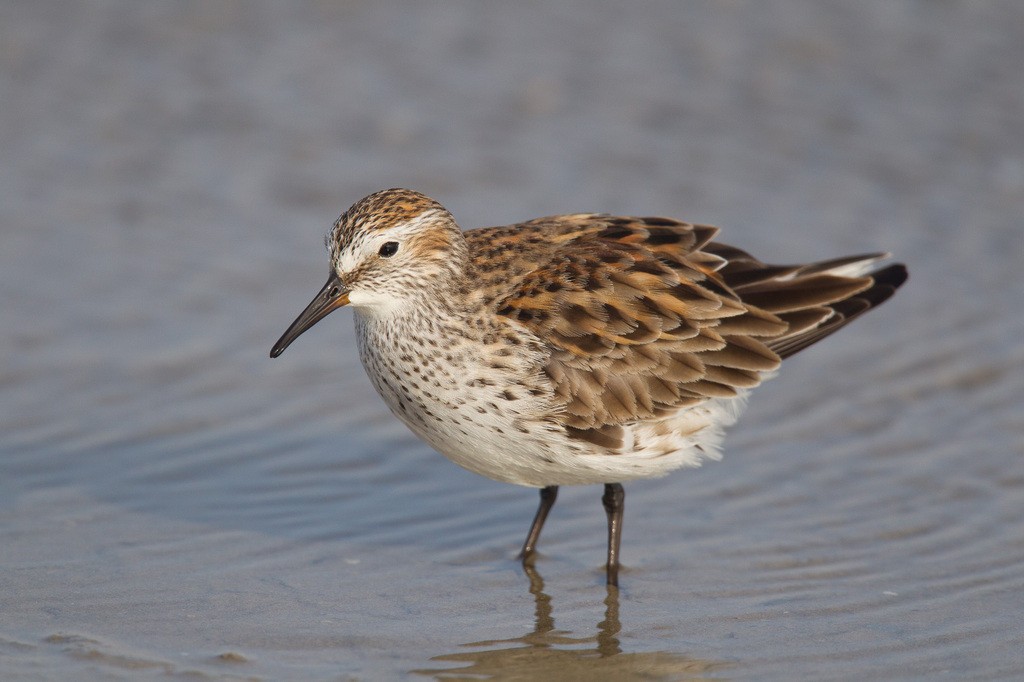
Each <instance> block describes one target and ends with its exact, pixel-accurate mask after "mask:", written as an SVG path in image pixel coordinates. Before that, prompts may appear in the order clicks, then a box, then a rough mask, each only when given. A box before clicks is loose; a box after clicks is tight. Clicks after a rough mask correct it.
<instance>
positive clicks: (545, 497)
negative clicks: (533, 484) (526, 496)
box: [519, 485, 558, 566]
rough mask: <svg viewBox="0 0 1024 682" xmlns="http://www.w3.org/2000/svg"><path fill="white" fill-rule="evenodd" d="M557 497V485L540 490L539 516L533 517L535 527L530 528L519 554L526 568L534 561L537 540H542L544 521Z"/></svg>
mask: <svg viewBox="0 0 1024 682" xmlns="http://www.w3.org/2000/svg"><path fill="white" fill-rule="evenodd" d="M557 497H558V486H557V485H549V486H548V487H547V488H541V489H540V506H539V507H537V515H536V516H534V517H533V525H532V526H530V532H529V533H528V534H527V536H526V542H524V543H523V551H521V552H520V553H519V558H520V559H521V560H522V562H523V565H524V566H525V565H526V564H527V563H528V562H530V561H531V560H532V559H533V554H534V552H535V551H536V549H537V540H538V539H540V529H541V528H543V527H544V521H545V519H547V518H548V512H549V511H551V508H552V507H554V506H555V499H556V498H557Z"/></svg>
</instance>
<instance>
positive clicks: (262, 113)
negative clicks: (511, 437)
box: [0, 0, 1024, 680]
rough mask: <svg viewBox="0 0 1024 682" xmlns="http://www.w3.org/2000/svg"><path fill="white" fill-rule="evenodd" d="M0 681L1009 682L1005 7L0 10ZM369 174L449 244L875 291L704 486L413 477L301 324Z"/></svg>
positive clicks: (336, 324) (1017, 496) (803, 365)
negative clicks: (731, 265) (621, 249)
mask: <svg viewBox="0 0 1024 682" xmlns="http://www.w3.org/2000/svg"><path fill="white" fill-rule="evenodd" d="M0 46H2V47H0V101H2V102H3V115H2V117H0V148H2V149H3V159H4V161H3V163H2V164H0V234H2V248H0V287H2V293H3V306H2V307H0V348H2V354H3V355H2V357H3V363H2V365H0V404H2V410H0V677H2V678H3V679H18V680H21V679H25V680H67V679H76V680H88V679H149V678H168V677H170V678H172V679H173V678H179V677H180V678H188V679H225V680H231V679H268V680H269V679H324V680H328V679H332V680H333V679H387V678H395V677H401V676H410V677H426V678H429V677H431V676H436V677H445V676H449V677H458V676H459V675H471V676H474V677H475V678H482V679H490V678H500V679H517V678H520V679H545V678H550V679H609V680H611V679H615V680H620V679H666V680H679V679H749V680H753V679H757V680H761V679H787V680H789V679H816V680H822V679H934V678H936V677H937V676H939V675H945V677H946V678H950V679H964V678H970V679H1011V678H1019V677H1022V676H1024V657H1022V655H1021V651H1022V650H1024V626H1022V625H1021V623H1022V617H1021V616H1022V614H1024V529H1022V525H1021V524H1022V519H1024V458H1022V455H1024V417H1022V415H1024V375H1022V371H1024V369H1022V367H1024V343H1022V340H1021V339H1022V335H1024V324H1022V323H1021V319H1022V317H1021V316H1020V315H1019V309H1020V306H1021V300H1022V296H1024V275H1022V272H1021V271H1022V269H1024V128H1022V127H1021V125H1020V122H1021V121H1022V120H1024V72H1022V71H1021V69H1020V64H1021V63H1024V10H1022V5H1020V4H1019V3H1015V2H1010V1H1006V2H990V3H923V2H910V1H909V0H908V1H906V2H889V1H884V2H883V1H878V2H861V3H855V4H854V3H842V2H790V1H783V2H768V3H726V2H722V3H686V4H685V6H684V5H682V4H680V3H675V2H667V1H666V2H653V3H644V4H642V5H637V4H636V3H619V4H615V3H602V4H591V3H561V4H559V3H555V4H550V5H549V4H547V3H529V4H521V3H501V4H499V3H475V2H466V3H440V2H438V3H433V2H425V3H407V4H404V5H400V4H386V3H370V2H347V3H304V4H297V3H296V4H288V5H284V4H274V3H260V2H251V3H250V2H247V3H220V2H181V3H159V4H151V3H135V2H128V1H122V2H117V1H110V2H100V1H90V2H81V3H72V4H68V3H56V2H45V1H44V2H6V3H3V5H2V7H0ZM390 186H408V187H413V188H416V189H419V190H421V191H424V192H426V193H428V194H430V195H432V196H434V197H436V198H437V199H439V200H441V201H442V202H443V203H445V204H446V205H447V206H448V207H449V208H450V209H451V210H452V211H453V213H454V214H455V216H456V217H457V218H458V219H459V220H460V222H461V223H462V224H463V225H464V226H467V227H469V226H477V225H483V224H499V223H505V222H512V221H515V220H520V219H525V218H530V217H534V216H537V215H545V214H550V213H557V212H570V211H610V212H616V213H624V214H645V215H651V214H655V215H657V214H662V215H673V216H678V217H681V218H684V219H689V220H695V221H702V222H710V223H714V224H718V225H722V226H723V227H724V228H725V232H724V235H723V237H724V240H725V241H728V242H731V243H735V244H737V245H739V246H741V247H743V248H747V249H749V250H751V251H753V252H754V253H755V254H757V255H759V256H761V257H763V258H765V259H767V260H774V261H796V260H803V259H818V258H825V257H830V256H838V255H842V254H846V253H856V252H863V251H872V250H877V249H887V250H891V251H893V252H895V253H896V254H897V255H898V257H899V258H901V259H902V260H905V261H906V262H907V263H908V265H909V267H910V270H911V279H910V282H909V283H908V284H907V286H906V287H904V289H903V290H901V291H900V293H899V294H898V295H897V296H896V297H895V298H894V299H893V300H892V301H890V302H889V303H887V304H886V305H885V306H884V307H883V308H881V309H879V310H878V311H876V312H873V313H872V314H871V315H869V316H868V317H866V318H864V319H863V320H860V321H858V322H857V323H856V324H854V325H852V326H851V327H849V328H848V329H846V330H844V331H843V332H842V333H840V334H838V335H836V336H835V337H832V338H830V339H828V340H827V341H826V342H823V343H822V344H820V345H819V346H816V347H815V348H814V349H812V350H809V351H807V352H806V353H802V354H800V355H799V356H797V357H796V358H794V359H793V360H791V361H788V362H787V364H786V366H785V367H784V368H783V371H782V372H781V374H780V376H779V377H778V378H777V379H775V380H774V381H772V382H771V383H769V384H768V385H767V386H765V387H763V388H761V389H759V390H758V391H756V392H755V394H754V396H753V399H752V401H751V404H750V407H749V409H748V411H747V413H746V415H745V416H744V419H743V420H742V421H741V423H740V425H739V426H738V427H737V428H735V429H734V430H733V431H732V433H731V434H730V436H729V438H728V439H727V441H726V457H725V459H724V460H723V461H722V462H719V463H714V464H711V465H709V466H706V467H704V468H703V469H699V470H694V471H685V472H679V473H677V474H676V475H674V476H671V477H669V478H667V479H662V480H658V481H645V482H638V483H633V484H630V485H628V486H627V487H626V490H627V500H626V504H627V513H626V522H625V539H624V547H623V551H624V556H625V564H626V569H625V571H624V573H623V576H622V589H621V591H619V592H614V591H613V592H609V591H608V590H607V589H606V588H605V587H604V585H603V584H602V572H601V569H600V563H601V561H602V557H603V547H604V541H605V537H604V534H605V529H604V514H603V511H602V509H601V505H600V492H601V491H600V489H599V488H597V487H589V488H587V487H584V488H573V489H563V492H562V495H561V498H560V500H559V503H558V506H556V508H555V510H554V512H553V514H552V517H551V519H550V521H549V523H548V527H547V529H546V531H545V537H544V539H543V542H542V545H541V550H542V557H541V559H540V560H539V562H538V564H537V570H538V573H537V574H530V575H527V574H526V573H524V571H523V569H522V568H521V567H519V565H518V564H517V563H516V562H515V560H514V557H515V553H516V551H517V550H518V546H519V543H520V542H521V541H522V538H523V535H524V534H525V531H526V528H527V525H528V524H529V521H530V518H531V516H532V514H533V511H534V508H535V505H536V492H535V491H531V490H528V489H525V488H516V487H512V486H505V485H501V484H498V483H493V482H491V481H488V480H485V479H481V478H478V477H475V476H473V475H472V474H469V473H467V472H464V471H462V470H460V469H458V468H457V467H455V466H454V465H452V464H450V463H448V462H447V461H446V460H445V459H443V458H442V457H441V456H440V455H437V454H436V453H434V452H432V451H431V450H430V449H429V448H428V447H427V446H425V445H424V444H422V443H420V442H418V441H417V440H416V439H415V438H414V437H413V436H412V435H411V434H409V433H408V432H407V431H406V430H405V429H404V427H402V426H401V425H400V424H398V423H397V422H396V421H395V420H394V419H393V418H392V417H391V416H390V415H389V414H388V413H387V410H386V408H385V407H384V406H383V404H382V403H381V402H380V401H379V400H378V399H377V397H376V395H375V394H374V393H373V391H372V389H371V388H370V385H369V383H368V381H367V380H366V378H365V376H364V374H363V372H362V368H361V367H360V366H359V363H358V360H357V358H356V354H355V350H354V348H353V333H352V328H351V327H352V325H351V315H350V313H348V312H340V313H336V314H335V316H332V318H331V319H330V320H328V321H327V322H325V323H321V325H319V326H318V327H317V328H316V329H315V330H314V331H313V332H310V333H308V334H307V335H305V336H303V337H302V339H300V340H299V341H298V342H297V343H296V344H294V345H293V346H292V347H291V348H289V350H288V352H287V353H286V354H285V355H284V356H282V357H281V358H280V359H278V360H274V361H271V360H269V359H268V357H267V352H268V351H269V349H270V346H271V344H272V343H273V342H274V340H275V339H276V338H277V337H278V336H279V335H280V333H281V332H282V331H283V330H284V328H285V326H287V324H288V323H289V322H290V321H291V320H292V319H293V317H294V316H295V315H296V314H297V313H298V312H299V310H301V308H302V307H303V306H304V305H305V303H306V302H307V301H308V300H309V299H310V298H311V297H312V296H313V294H314V293H315V292H316V290H317V289H318V288H319V286H320V285H321V283H322V279H323V277H324V276H325V274H326V271H327V261H326V257H325V255H324V253H323V250H322V244H321V238H322V234H323V232H324V231H325V230H326V229H327V228H328V227H329V225H330V223H331V221H332V220H333V219H334V218H335V216H337V214H338V213H340V212H341V211H342V210H343V209H344V208H345V207H347V206H348V204H349V203H351V202H352V201H354V200H355V199H358V198H359V197H361V196H362V195H363V194H365V193H367V192H369V191H372V190H375V189H379V188H382V187H390Z"/></svg>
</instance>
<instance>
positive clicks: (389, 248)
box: [377, 242, 398, 258]
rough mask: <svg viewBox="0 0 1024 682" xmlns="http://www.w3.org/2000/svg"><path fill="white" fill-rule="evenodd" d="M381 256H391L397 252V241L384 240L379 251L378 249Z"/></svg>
mask: <svg viewBox="0 0 1024 682" xmlns="http://www.w3.org/2000/svg"><path fill="white" fill-rule="evenodd" d="M377 253H379V254H380V255H381V256H382V257H383V258H391V257H392V256H394V255H395V254H396V253H398V242H384V243H383V244H381V245H380V251H378V252H377Z"/></svg>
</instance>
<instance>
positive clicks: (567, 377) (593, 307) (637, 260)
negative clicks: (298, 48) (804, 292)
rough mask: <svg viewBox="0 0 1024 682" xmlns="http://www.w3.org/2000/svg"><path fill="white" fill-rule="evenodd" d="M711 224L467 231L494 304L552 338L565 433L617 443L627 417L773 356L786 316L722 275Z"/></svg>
mask: <svg viewBox="0 0 1024 682" xmlns="http://www.w3.org/2000/svg"><path fill="white" fill-rule="evenodd" d="M716 232H717V229H716V228H713V227H709V226H704V225H691V224H688V223H682V222H678V221H675V220H670V219H664V218H617V217H610V216H598V215H575V216H559V217H555V218H542V219H538V220H535V221H531V222H529V223H524V224H522V225H519V226H515V227H513V228H490V229H488V230H473V231H470V232H468V233H466V236H467V238H468V239H470V241H471V242H472V243H471V252H472V253H474V257H475V260H476V264H477V275H478V277H479V283H480V285H481V290H484V291H491V292H493V298H492V305H493V306H494V309H495V310H496V312H497V313H498V314H499V315H502V316H505V317H507V318H508V319H510V320H515V321H516V322H517V323H519V324H522V325H524V326H526V327H527V328H528V329H530V330H531V331H532V332H533V333H534V334H536V335H537V336H538V337H540V338H541V339H542V340H543V341H544V342H545V343H546V344H547V346H548V348H549V350H550V360H549V362H548V364H547V366H546V367H545V368H544V369H545V372H546V373H547V374H548V376H549V377H550V378H551V380H552V381H553V383H554V385H555V391H556V396H557V399H558V400H559V401H560V402H561V404H562V405H563V406H564V410H565V423H566V424H567V428H568V429H569V432H570V434H571V435H573V436H575V437H578V438H581V439H585V440H589V441H591V442H593V443H596V444H598V445H601V446H603V447H607V448H609V449H613V450H614V449H617V448H619V447H621V445H622V435H623V431H622V425H624V424H629V423H631V422H636V421H639V420H646V419H654V418H659V417H667V416H669V415H671V414H672V413H674V412H676V411H677V410H679V409H681V408H684V407H688V406H692V405H695V404H698V403H700V402H703V401H705V400H707V399H709V398H716V397H733V396H735V395H736V394H737V391H738V390H739V389H745V388H750V387H753V386H756V385H757V384H758V383H760V381H761V373H763V372H766V371H770V370H773V369H775V368H776V367H777V366H778V364H779V362H780V360H779V356H778V355H777V354H776V353H775V352H773V351H772V350H771V349H770V348H769V347H768V346H767V344H766V340H770V339H772V338H776V337H778V336H780V335H781V334H783V333H785V331H786V329H787V327H788V325H787V323H786V322H784V321H782V320H780V319H779V318H778V317H777V316H775V315H773V314H771V313H769V312H766V311H764V310H761V309H759V308H757V307H755V306H750V305H747V304H745V303H744V302H743V301H741V300H740V298H739V297H738V296H737V295H736V294H735V292H733V291H732V290H731V289H730V287H729V286H728V285H727V284H726V282H725V281H724V280H723V279H722V278H721V277H720V276H719V275H718V273H717V272H716V270H718V269H721V268H722V267H723V266H724V265H725V262H724V261H723V260H722V258H720V257H719V256H717V255H715V254H713V253H705V252H703V251H702V250H701V247H702V246H704V245H705V244H707V243H708V242H709V240H710V239H711V238H712V237H714V235H715V234H716ZM498 263H501V268H500V272H501V273H502V275H503V276H504V277H505V279H504V280H503V281H497V280H494V279H491V278H492V277H495V276H497V275H496V274H493V275H492V272H493V273H497V272H499V270H498V269H497V268H493V269H492V268H489V267H488V265H489V264H490V265H496V264H498ZM510 274H511V277H509V275H510Z"/></svg>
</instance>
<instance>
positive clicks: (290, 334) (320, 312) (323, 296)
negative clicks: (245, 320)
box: [270, 272, 348, 358]
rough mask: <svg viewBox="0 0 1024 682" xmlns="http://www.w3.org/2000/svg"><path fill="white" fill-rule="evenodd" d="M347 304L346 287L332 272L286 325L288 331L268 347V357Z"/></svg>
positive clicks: (275, 355)
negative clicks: (295, 316) (308, 301)
mask: <svg viewBox="0 0 1024 682" xmlns="http://www.w3.org/2000/svg"><path fill="white" fill-rule="evenodd" d="M347 304H348V289H347V288H346V287H345V285H344V284H342V282H341V280H340V279H338V276H337V275H336V274H334V273H333V272H332V273H331V276H330V277H328V278H327V284H325V285H324V288H323V289H321V290H320V293H319V294H317V295H316V298H314V299H313V300H312V301H310V303H309V305H307V306H306V309H305V310H303V311H302V313H301V314H300V315H299V316H298V317H297V318H295V321H294V322H292V326H290V327H288V331H286V332H285V333H284V334H282V335H281V338H280V339H278V340H277V343H275V344H274V347H273V348H271V349H270V357H272V358H276V357H277V356H278V355H280V354H281V353H283V352H284V349H285V348H287V347H288V346H289V345H290V344H291V342H292V341H294V340H295V339H297V338H299V336H300V335H301V334H302V332H304V331H306V330H307V329H309V328H310V327H312V326H313V325H314V324H316V323H317V322H319V321H320V320H322V319H324V318H325V317H327V316H328V315H329V314H330V313H331V311H333V310H335V309H336V308H340V307H341V306H343V305H347Z"/></svg>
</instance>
